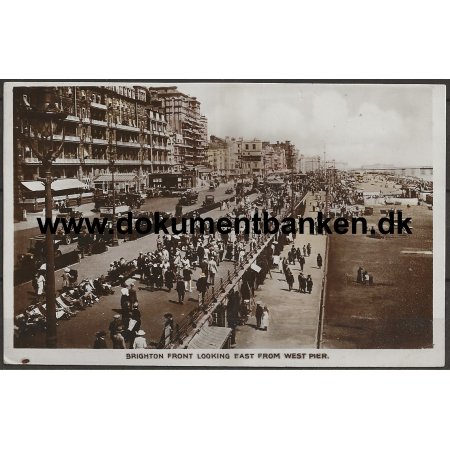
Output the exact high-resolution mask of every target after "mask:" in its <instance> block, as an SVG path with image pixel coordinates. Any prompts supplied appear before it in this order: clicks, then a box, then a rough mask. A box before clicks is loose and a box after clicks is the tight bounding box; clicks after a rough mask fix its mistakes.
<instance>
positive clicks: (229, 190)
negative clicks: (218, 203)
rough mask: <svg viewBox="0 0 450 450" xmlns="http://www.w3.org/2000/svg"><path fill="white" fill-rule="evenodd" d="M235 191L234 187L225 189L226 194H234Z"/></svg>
mask: <svg viewBox="0 0 450 450" xmlns="http://www.w3.org/2000/svg"><path fill="white" fill-rule="evenodd" d="M233 192H234V190H233V188H231V187H230V188H228V189H227V190H226V191H225V194H232V193H233Z"/></svg>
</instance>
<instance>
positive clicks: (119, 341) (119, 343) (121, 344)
mask: <svg viewBox="0 0 450 450" xmlns="http://www.w3.org/2000/svg"><path fill="white" fill-rule="evenodd" d="M122 332H123V326H122V325H119V326H118V327H117V329H116V331H115V332H114V334H113V336H112V341H113V348H126V346H125V339H124V338H123V335H122Z"/></svg>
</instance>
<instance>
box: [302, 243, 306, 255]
mask: <svg viewBox="0 0 450 450" xmlns="http://www.w3.org/2000/svg"><path fill="white" fill-rule="evenodd" d="M303 256H304V257H305V258H306V246H305V245H304V246H303Z"/></svg>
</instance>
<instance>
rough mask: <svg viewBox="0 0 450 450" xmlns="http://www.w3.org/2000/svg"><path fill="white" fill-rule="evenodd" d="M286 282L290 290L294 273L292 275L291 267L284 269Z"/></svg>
mask: <svg viewBox="0 0 450 450" xmlns="http://www.w3.org/2000/svg"><path fill="white" fill-rule="evenodd" d="M286 282H287V284H288V286H289V291H292V286H293V285H294V275H292V272H291V269H289V268H287V269H286Z"/></svg>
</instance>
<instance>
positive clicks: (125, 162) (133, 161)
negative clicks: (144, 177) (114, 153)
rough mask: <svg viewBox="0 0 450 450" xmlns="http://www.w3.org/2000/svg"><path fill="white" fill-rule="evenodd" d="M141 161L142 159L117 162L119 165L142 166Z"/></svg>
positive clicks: (119, 160)
mask: <svg viewBox="0 0 450 450" xmlns="http://www.w3.org/2000/svg"><path fill="white" fill-rule="evenodd" d="M140 163H141V160H140V159H118V160H117V161H116V164H117V165H119V166H120V165H127V164H129V165H136V164H140Z"/></svg>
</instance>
